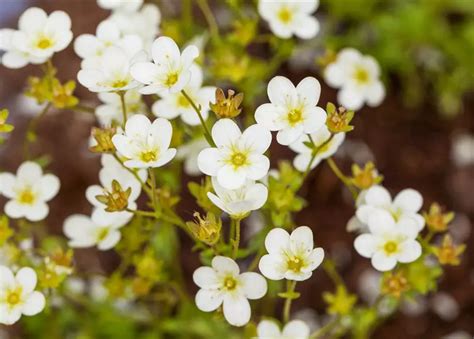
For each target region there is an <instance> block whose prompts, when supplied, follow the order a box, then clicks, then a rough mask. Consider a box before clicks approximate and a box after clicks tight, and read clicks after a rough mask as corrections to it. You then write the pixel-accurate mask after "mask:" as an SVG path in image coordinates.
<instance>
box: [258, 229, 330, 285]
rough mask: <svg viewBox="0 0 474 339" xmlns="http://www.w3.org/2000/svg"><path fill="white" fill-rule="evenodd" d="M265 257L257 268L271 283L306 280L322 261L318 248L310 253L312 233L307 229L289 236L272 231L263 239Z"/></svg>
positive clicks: (280, 230)
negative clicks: (275, 281)
mask: <svg viewBox="0 0 474 339" xmlns="http://www.w3.org/2000/svg"><path fill="white" fill-rule="evenodd" d="M265 248H266V249H267V252H268V254H266V255H264V256H263V257H262V258H261V259H260V262H259V264H258V267H259V269H260V272H262V274H263V275H264V276H265V277H267V278H268V279H271V280H281V279H288V280H295V281H303V280H306V279H309V278H310V277H311V275H312V274H313V271H314V270H315V269H316V268H317V267H318V266H319V265H320V264H321V262H322V261H323V259H324V250H323V249H322V248H321V247H317V248H314V249H313V231H311V229H310V228H309V227H308V226H300V227H298V228H296V229H295V230H294V231H293V232H291V235H290V234H288V232H287V231H285V230H284V229H283V228H274V229H272V230H271V231H270V232H268V234H267V236H266V238H265Z"/></svg>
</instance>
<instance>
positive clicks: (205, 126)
mask: <svg viewBox="0 0 474 339" xmlns="http://www.w3.org/2000/svg"><path fill="white" fill-rule="evenodd" d="M181 94H183V96H184V97H185V98H186V100H188V102H189V104H190V105H191V106H192V107H193V109H194V111H195V112H196V113H197V115H198V117H199V121H201V125H202V127H203V128H204V137H205V138H206V140H207V142H208V143H209V145H211V146H212V147H216V144H215V143H214V141H213V140H212V136H211V133H210V132H209V130H208V128H207V125H206V122H205V121H204V118H203V117H202V114H201V107H198V106H197V105H196V103H195V102H194V101H193V99H191V97H190V96H189V95H188V93H186V91H185V90H184V89H183V90H181Z"/></svg>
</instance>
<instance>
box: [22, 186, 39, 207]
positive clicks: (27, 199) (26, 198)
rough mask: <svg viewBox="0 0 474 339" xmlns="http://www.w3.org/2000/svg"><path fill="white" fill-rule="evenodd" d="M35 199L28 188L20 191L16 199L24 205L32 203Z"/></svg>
mask: <svg viewBox="0 0 474 339" xmlns="http://www.w3.org/2000/svg"><path fill="white" fill-rule="evenodd" d="M35 199H36V197H35V195H34V193H33V192H32V191H31V189H29V188H27V189H25V190H24V191H22V192H21V193H20V195H19V196H18V201H19V202H20V203H21V204H24V205H33V203H34V202H35Z"/></svg>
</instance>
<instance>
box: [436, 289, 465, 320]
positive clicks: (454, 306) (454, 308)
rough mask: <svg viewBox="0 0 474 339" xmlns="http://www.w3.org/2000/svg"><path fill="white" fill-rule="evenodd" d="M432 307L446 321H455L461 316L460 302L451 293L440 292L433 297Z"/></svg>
mask: <svg viewBox="0 0 474 339" xmlns="http://www.w3.org/2000/svg"><path fill="white" fill-rule="evenodd" d="M431 308H432V309H433V311H434V312H435V313H436V314H437V315H438V316H439V317H440V318H441V319H443V320H444V321H453V320H454V319H456V318H457V317H458V316H459V312H460V308H459V303H458V302H457V301H456V299H454V298H453V297H452V296H451V295H449V294H447V293H445V292H438V293H436V294H435V295H433V297H432V298H431Z"/></svg>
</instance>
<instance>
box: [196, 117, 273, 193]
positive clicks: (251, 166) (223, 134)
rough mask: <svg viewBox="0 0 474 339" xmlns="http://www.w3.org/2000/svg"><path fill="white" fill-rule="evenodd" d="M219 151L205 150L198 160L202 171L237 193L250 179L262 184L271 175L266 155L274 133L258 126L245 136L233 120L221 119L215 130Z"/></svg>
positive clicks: (211, 148)
mask: <svg viewBox="0 0 474 339" xmlns="http://www.w3.org/2000/svg"><path fill="white" fill-rule="evenodd" d="M212 139H213V140H214V142H215V144H216V147H210V148H206V149H204V150H203V151H201V153H199V156H198V166H199V169H200V170H201V171H202V172H203V173H205V174H207V175H210V176H215V177H217V180H218V182H219V184H220V185H221V186H222V187H224V188H227V189H237V188H239V187H241V186H242V185H244V184H245V182H246V180H247V179H250V180H260V179H262V178H263V177H265V175H267V173H268V169H269V168H270V161H269V160H268V158H267V157H266V156H265V155H263V153H265V151H266V150H267V149H268V147H270V143H271V141H272V135H271V133H270V132H269V131H268V130H266V129H265V128H263V127H262V126H260V125H258V124H256V125H252V126H250V127H248V128H247V129H246V130H245V131H244V132H243V133H242V132H241V131H240V129H239V126H237V124H236V123H235V122H234V121H232V120H231V119H221V120H219V121H217V122H216V123H215V124H214V126H213V127H212Z"/></svg>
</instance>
